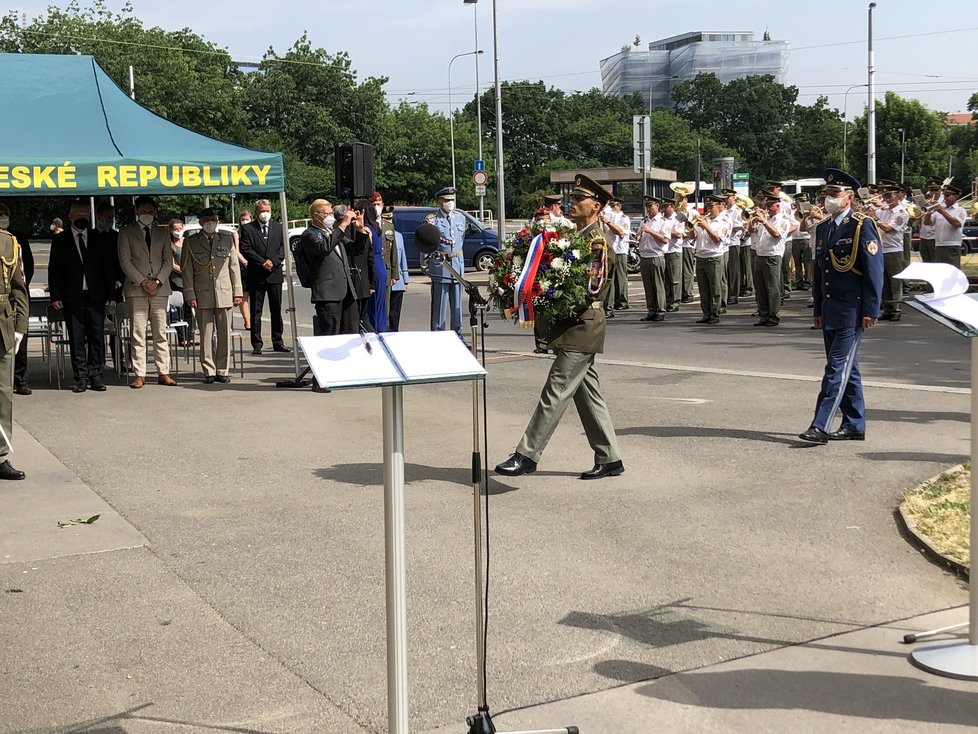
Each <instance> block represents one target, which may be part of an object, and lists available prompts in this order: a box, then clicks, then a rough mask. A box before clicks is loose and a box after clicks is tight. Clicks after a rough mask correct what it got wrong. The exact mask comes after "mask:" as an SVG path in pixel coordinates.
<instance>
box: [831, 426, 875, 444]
mask: <svg viewBox="0 0 978 734" xmlns="http://www.w3.org/2000/svg"><path fill="white" fill-rule="evenodd" d="M865 440H866V434H865V433H864V432H863V431H857V430H856V429H855V428H840V429H839V430H838V431H832V433H830V434H829V441H865Z"/></svg>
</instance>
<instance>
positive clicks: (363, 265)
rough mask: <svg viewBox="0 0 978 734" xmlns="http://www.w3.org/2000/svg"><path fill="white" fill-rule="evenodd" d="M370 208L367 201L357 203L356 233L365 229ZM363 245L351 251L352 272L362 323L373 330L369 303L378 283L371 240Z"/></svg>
mask: <svg viewBox="0 0 978 734" xmlns="http://www.w3.org/2000/svg"><path fill="white" fill-rule="evenodd" d="M368 206H372V204H369V203H368V202H367V200H366V199H361V200H359V201H358V202H357V203H356V206H355V207H354V213H355V214H356V216H357V222H359V223H355V224H354V228H353V229H354V232H360V231H361V229H362V228H363V227H365V216H366V215H365V212H366V209H367V207H368ZM366 234H367V236H368V238H369V235H370V230H366ZM351 236H352V235H351ZM358 242H359V238H358ZM363 244H364V246H363V248H362V249H361V248H360V247H354V248H352V249H351V250H349V252H350V271H351V273H352V275H353V284H354V285H355V286H356V290H357V308H358V309H359V312H360V321H362V322H363V323H364V324H369V326H367V328H368V329H371V328H373V327H374V324H373V322H371V321H370V316H369V314H368V309H367V301H369V300H370V296H372V295H373V294H374V293H376V292H377V281H376V279H375V273H374V248H373V244H372V242H371V241H370V240H369V239H368V240H367V241H366V243H363Z"/></svg>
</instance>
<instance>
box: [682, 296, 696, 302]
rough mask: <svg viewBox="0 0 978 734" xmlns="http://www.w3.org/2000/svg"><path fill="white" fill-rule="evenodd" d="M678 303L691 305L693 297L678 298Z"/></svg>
mask: <svg viewBox="0 0 978 734" xmlns="http://www.w3.org/2000/svg"><path fill="white" fill-rule="evenodd" d="M679 302H680V303H692V302H693V297H692V296H685V297H683V298H680V299H679Z"/></svg>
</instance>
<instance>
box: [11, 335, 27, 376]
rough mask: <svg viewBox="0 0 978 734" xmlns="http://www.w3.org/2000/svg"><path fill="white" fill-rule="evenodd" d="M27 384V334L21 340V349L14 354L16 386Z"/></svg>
mask: <svg viewBox="0 0 978 734" xmlns="http://www.w3.org/2000/svg"><path fill="white" fill-rule="evenodd" d="M21 385H27V334H26V333H25V334H24V338H23V339H21V340H20V349H18V350H17V354H16V355H14V387H18V386H21Z"/></svg>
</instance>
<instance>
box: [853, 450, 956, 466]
mask: <svg viewBox="0 0 978 734" xmlns="http://www.w3.org/2000/svg"><path fill="white" fill-rule="evenodd" d="M856 455H857V456H859V457H860V458H862V459H869V460H870V461H928V462H932V463H935V464H944V465H946V466H953V465H954V464H960V463H961V462H962V461H965V460H966V459H967V458H968V455H967V454H938V453H927V452H925V451H919V452H918V451H871V452H867V453H864V454H856Z"/></svg>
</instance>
